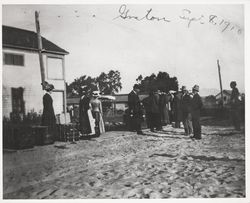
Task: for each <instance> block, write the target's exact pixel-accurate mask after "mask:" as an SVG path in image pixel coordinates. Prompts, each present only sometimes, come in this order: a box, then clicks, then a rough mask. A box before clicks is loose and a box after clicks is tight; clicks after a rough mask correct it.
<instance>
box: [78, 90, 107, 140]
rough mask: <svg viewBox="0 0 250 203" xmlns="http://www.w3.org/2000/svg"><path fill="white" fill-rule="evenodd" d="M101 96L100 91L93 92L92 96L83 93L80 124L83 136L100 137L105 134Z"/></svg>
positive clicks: (80, 106) (80, 105) (80, 103)
mask: <svg viewBox="0 0 250 203" xmlns="http://www.w3.org/2000/svg"><path fill="white" fill-rule="evenodd" d="M99 96H100V93H99V91H93V93H92V95H90V94H88V93H86V92H82V97H81V98H80V102H79V124H80V132H81V134H82V135H96V136H100V134H102V133H104V132H105V128H104V122H103V119H102V115H103V111H102V103H101V101H100V100H99V99H98V98H99Z"/></svg>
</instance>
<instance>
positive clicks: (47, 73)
mask: <svg viewBox="0 0 250 203" xmlns="http://www.w3.org/2000/svg"><path fill="white" fill-rule="evenodd" d="M49 58H52V59H60V60H61V61H62V78H52V77H49ZM46 75H47V78H48V79H49V80H60V81H62V80H64V78H65V73H64V58H63V57H60V56H54V55H46Z"/></svg>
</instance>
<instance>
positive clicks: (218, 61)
mask: <svg viewBox="0 0 250 203" xmlns="http://www.w3.org/2000/svg"><path fill="white" fill-rule="evenodd" d="M217 65H218V73H219V80H220V94H221V104H222V107H223V92H222V91H223V89H222V82H221V73H220V64H219V60H218V59H217Z"/></svg>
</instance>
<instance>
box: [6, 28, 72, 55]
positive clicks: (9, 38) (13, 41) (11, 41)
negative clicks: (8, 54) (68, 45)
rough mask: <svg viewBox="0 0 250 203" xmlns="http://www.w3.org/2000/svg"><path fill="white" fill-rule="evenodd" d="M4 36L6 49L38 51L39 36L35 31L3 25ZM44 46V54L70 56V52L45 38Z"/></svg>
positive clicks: (43, 40) (43, 39)
mask: <svg viewBox="0 0 250 203" xmlns="http://www.w3.org/2000/svg"><path fill="white" fill-rule="evenodd" d="M2 34H3V41H2V43H3V47H5V48H14V49H22V50H23V49H24V50H32V51H38V42H37V34H36V33H35V32H33V31H29V30H23V29H20V28H15V27H10V26H5V25H3V26H2ZM42 46H43V52H47V53H56V54H61V55H66V54H69V52H67V51H66V50H64V49H62V48H60V47H59V46H57V45H55V44H54V43H53V42H51V41H49V40H47V39H46V38H44V37H42Z"/></svg>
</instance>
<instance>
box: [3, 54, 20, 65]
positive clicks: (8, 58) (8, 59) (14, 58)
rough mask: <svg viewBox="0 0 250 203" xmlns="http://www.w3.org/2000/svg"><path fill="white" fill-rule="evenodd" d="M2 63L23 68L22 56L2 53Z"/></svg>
mask: <svg viewBox="0 0 250 203" xmlns="http://www.w3.org/2000/svg"><path fill="white" fill-rule="evenodd" d="M3 61H4V64H5V65H15V66H24V55H20V54H11V53H4V55H3Z"/></svg>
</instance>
